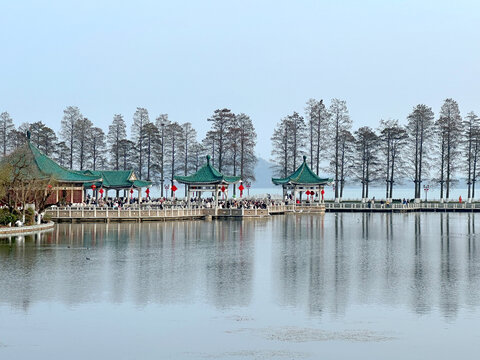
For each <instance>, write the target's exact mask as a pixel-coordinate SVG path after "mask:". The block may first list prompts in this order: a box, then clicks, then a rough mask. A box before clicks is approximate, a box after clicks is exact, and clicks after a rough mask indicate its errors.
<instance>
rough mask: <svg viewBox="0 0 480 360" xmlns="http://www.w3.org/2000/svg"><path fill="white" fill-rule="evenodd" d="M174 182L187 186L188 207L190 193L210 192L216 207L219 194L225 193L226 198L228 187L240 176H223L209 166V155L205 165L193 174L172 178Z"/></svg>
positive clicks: (237, 180) (238, 179)
mask: <svg viewBox="0 0 480 360" xmlns="http://www.w3.org/2000/svg"><path fill="white" fill-rule="evenodd" d="M174 180H176V181H178V182H179V183H181V184H185V186H187V194H188V195H187V203H188V204H189V205H190V198H191V194H192V193H195V192H198V193H202V192H212V193H213V194H214V199H215V207H218V197H219V193H220V192H222V193H225V194H226V196H227V197H228V185H230V184H236V183H238V182H239V181H240V176H227V175H223V174H222V173H220V172H219V171H218V170H217V169H215V168H214V167H213V166H212V165H211V164H210V155H207V163H206V164H205V165H203V166H202V167H201V168H200V169H199V170H198V171H197V172H196V173H195V174H193V175H189V176H174Z"/></svg>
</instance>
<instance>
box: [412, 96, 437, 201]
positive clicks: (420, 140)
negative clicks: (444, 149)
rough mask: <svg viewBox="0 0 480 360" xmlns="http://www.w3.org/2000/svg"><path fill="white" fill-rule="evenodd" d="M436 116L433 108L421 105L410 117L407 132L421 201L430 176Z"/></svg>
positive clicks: (416, 187) (414, 178) (415, 108)
mask: <svg viewBox="0 0 480 360" xmlns="http://www.w3.org/2000/svg"><path fill="white" fill-rule="evenodd" d="M433 119H434V115H433V111H432V108H430V107H428V106H426V105H423V104H419V105H417V106H415V107H414V108H413V111H412V112H411V113H410V114H409V115H408V118H407V120H408V123H407V126H406V131H407V135H408V139H407V143H408V145H407V146H408V150H409V151H408V154H409V155H408V156H407V158H408V160H409V161H408V162H409V163H410V164H411V166H410V167H409V169H410V173H411V174H412V176H411V177H412V180H413V183H414V184H415V199H417V201H418V200H419V199H420V193H421V186H422V182H423V181H424V178H425V177H426V176H428V168H429V157H428V152H429V150H430V149H431V146H432V137H433V136H432V135H433V131H434V121H433Z"/></svg>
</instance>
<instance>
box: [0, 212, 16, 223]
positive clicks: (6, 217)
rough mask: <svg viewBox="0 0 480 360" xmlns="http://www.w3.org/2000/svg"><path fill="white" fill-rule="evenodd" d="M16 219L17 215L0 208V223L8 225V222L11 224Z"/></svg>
mask: <svg viewBox="0 0 480 360" xmlns="http://www.w3.org/2000/svg"><path fill="white" fill-rule="evenodd" d="M17 219H18V217H17V216H16V215H15V214H12V213H11V212H10V211H9V210H8V209H0V225H8V224H9V223H12V225H13V224H15V221H17Z"/></svg>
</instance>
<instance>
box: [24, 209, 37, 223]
mask: <svg viewBox="0 0 480 360" xmlns="http://www.w3.org/2000/svg"><path fill="white" fill-rule="evenodd" d="M34 223H35V211H33V209H32V208H28V209H26V210H25V225H33V224H34Z"/></svg>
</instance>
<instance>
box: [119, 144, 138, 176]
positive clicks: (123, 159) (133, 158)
mask: <svg viewBox="0 0 480 360" xmlns="http://www.w3.org/2000/svg"><path fill="white" fill-rule="evenodd" d="M118 147H119V156H120V166H121V170H133V165H132V164H135V163H136V162H137V149H135V144H134V142H133V141H130V140H128V139H123V140H120V141H119V143H118Z"/></svg>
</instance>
